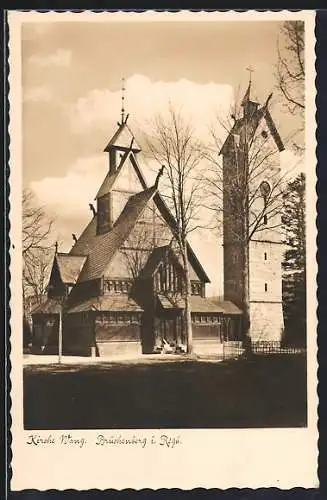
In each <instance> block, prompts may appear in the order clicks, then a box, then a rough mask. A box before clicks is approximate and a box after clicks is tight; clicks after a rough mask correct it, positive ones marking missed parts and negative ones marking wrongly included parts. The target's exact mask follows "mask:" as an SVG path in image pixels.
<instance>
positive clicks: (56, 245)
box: [55, 241, 58, 254]
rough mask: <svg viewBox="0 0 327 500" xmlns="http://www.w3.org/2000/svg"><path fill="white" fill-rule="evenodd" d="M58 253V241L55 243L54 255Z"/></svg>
mask: <svg viewBox="0 0 327 500" xmlns="http://www.w3.org/2000/svg"><path fill="white" fill-rule="evenodd" d="M57 253H58V241H56V242H55V254H57Z"/></svg>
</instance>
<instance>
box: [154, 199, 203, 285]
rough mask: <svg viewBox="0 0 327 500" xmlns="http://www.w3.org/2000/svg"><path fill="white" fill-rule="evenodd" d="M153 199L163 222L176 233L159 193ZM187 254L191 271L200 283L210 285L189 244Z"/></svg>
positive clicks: (174, 225) (173, 223)
mask: <svg viewBox="0 0 327 500" xmlns="http://www.w3.org/2000/svg"><path fill="white" fill-rule="evenodd" d="M153 199H154V202H155V203H156V206H157V207H158V209H159V211H160V213H161V215H162V217H163V218H164V220H165V221H166V222H167V224H168V225H169V227H170V228H171V230H172V231H173V232H175V233H176V230H177V226H176V221H175V219H174V217H173V215H172V213H171V211H170V210H169V208H168V206H167V204H166V202H165V201H164V199H163V198H162V196H161V195H160V193H158V192H157V193H156V194H155V196H154V198H153ZM187 254H188V258H189V261H190V263H191V265H192V267H193V269H194V270H195V272H196V274H197V275H198V276H199V278H200V279H201V281H203V282H204V283H210V279H209V277H208V275H207V273H206V272H205V270H204V269H203V267H202V265H201V264H200V261H199V260H198V258H197V256H196V255H195V253H194V251H193V249H192V247H191V245H190V244H189V243H187Z"/></svg>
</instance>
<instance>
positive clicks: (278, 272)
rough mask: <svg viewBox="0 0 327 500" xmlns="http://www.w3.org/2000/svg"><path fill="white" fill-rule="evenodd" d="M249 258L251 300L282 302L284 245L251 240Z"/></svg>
mask: <svg viewBox="0 0 327 500" xmlns="http://www.w3.org/2000/svg"><path fill="white" fill-rule="evenodd" d="M249 260H250V262H249V265H250V269H249V271H250V301H265V302H266V301H269V302H276V301H277V302H280V301H281V300H282V265H281V261H282V245H280V244H277V243H271V242H264V241H251V243H250V255H249ZM265 285H266V286H265Z"/></svg>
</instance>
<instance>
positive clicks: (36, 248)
mask: <svg viewBox="0 0 327 500" xmlns="http://www.w3.org/2000/svg"><path fill="white" fill-rule="evenodd" d="M22 209H23V229H22V233H23V234H22V253H23V299H24V301H25V300H26V297H27V296H29V295H33V296H35V298H36V300H37V301H40V300H41V298H42V296H43V294H44V293H45V291H46V284H47V280H48V274H49V270H50V264H51V261H52V258H53V250H52V246H53V242H52V241H51V238H50V236H51V229H52V226H53V220H51V219H49V218H48V217H47V215H46V212H45V210H44V208H43V207H40V206H38V205H37V202H36V200H35V198H34V196H33V193H32V192H31V191H29V190H27V189H25V190H24V191H23V198H22Z"/></svg>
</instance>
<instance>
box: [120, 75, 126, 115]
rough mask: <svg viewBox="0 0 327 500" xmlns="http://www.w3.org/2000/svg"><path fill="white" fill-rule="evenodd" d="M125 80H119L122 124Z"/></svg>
mask: <svg viewBox="0 0 327 500" xmlns="http://www.w3.org/2000/svg"><path fill="white" fill-rule="evenodd" d="M125 90H126V88H125V78H124V77H123V78H122V79H121V122H122V123H124V120H125V107H124V105H125Z"/></svg>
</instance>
